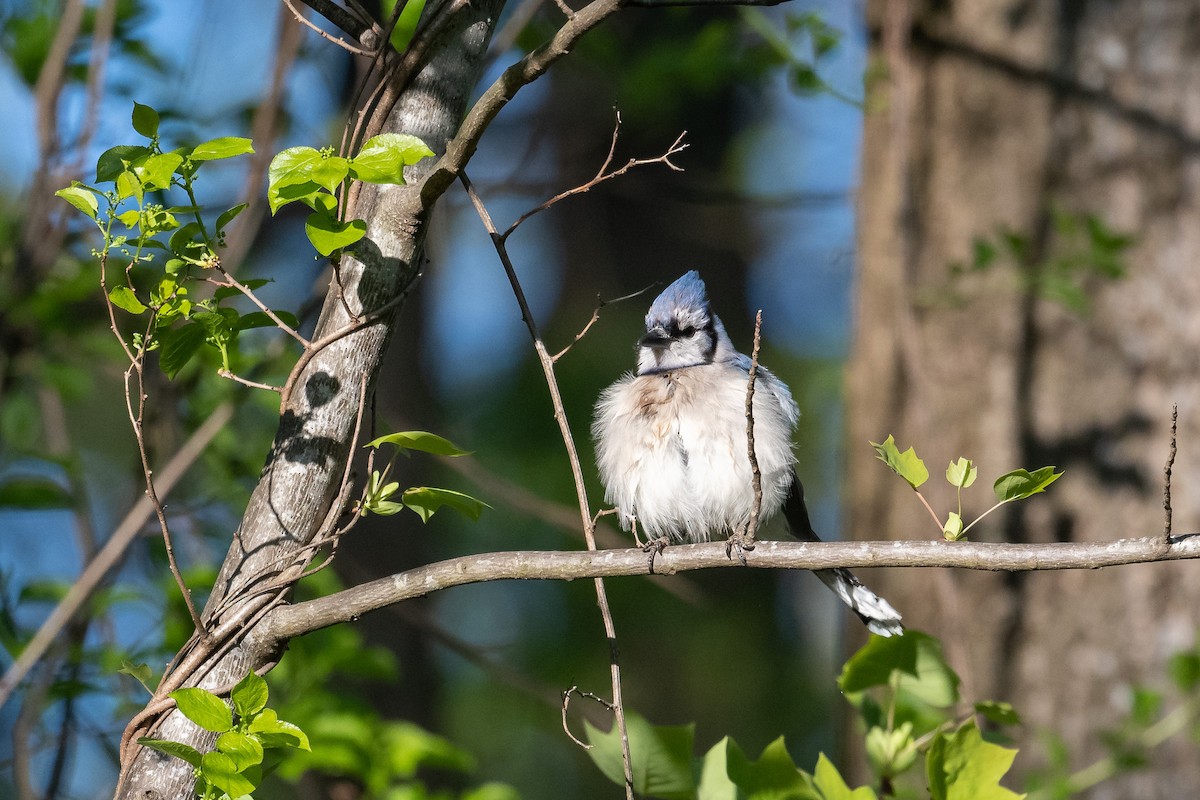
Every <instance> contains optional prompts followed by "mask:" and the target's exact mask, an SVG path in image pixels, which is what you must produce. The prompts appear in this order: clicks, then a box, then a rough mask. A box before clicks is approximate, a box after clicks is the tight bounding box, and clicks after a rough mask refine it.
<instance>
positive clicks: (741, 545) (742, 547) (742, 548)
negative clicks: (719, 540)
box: [725, 531, 758, 567]
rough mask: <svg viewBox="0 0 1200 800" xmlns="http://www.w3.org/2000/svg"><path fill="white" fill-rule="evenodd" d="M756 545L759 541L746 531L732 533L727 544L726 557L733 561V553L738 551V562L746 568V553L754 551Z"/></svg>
mask: <svg viewBox="0 0 1200 800" xmlns="http://www.w3.org/2000/svg"><path fill="white" fill-rule="evenodd" d="M756 544H758V540H757V539H755V538H754V537H753V536H749V535H747V534H746V533H745V532H744V531H737V532H735V533H732V534H730V535H729V539H727V540H726V542H725V557H726V558H728V559H729V560H730V561H732V560H733V553H734V551H735V550H736V551H737V558H738V561H739V562H741V564H742V566H743V567H744V566H746V552H747V551H749V550H753V549H754V546H755V545H756Z"/></svg>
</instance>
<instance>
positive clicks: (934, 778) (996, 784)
mask: <svg viewBox="0 0 1200 800" xmlns="http://www.w3.org/2000/svg"><path fill="white" fill-rule="evenodd" d="M1016 755H1017V751H1016V750H1012V749H1009V748H1006V747H1000V746H999V745H995V744H992V743H990V742H985V741H984V740H983V737H982V736H981V735H980V733H979V729H978V728H977V727H975V721H974V720H973V719H972V720H971V721H969V722H967V723H966V724H965V725H963V726H962V727H961V728H959V729H958V730H957V731H955V732H954V733H953V734H948V733H939V734H938V735H937V736H936V737H934V740H933V743H932V744H931V746H930V748H929V752H928V753H927V754H926V756H925V773H926V779H927V780H928V784H929V794H930V796H931V797H932V799H933V800H1020V798H1022V797H1024V796H1025V795H1022V794H1017V793H1016V792H1013V791H1011V790H1009V789H1006V788H1004V787H1003V786H1001V785H1000V779H1001V778H1003V777H1004V775H1005V773H1007V772H1008V770H1009V768H1010V767H1011V766H1012V762H1013V759H1014V758H1015V757H1016Z"/></svg>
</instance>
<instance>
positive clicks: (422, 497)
mask: <svg viewBox="0 0 1200 800" xmlns="http://www.w3.org/2000/svg"><path fill="white" fill-rule="evenodd" d="M401 500H402V501H403V502H404V505H406V506H407V507H409V508H411V509H412V510H413V511H415V512H417V516H419V517H420V518H421V521H422V522H428V521H429V518H430V517H432V516H433V515H434V514H435V513H437V511H438V509H440V508H441V507H442V506H449V507H450V508H453V509H455V510H456V511H461V512H462V513H463V514H466V515H467V516H468V517H470V518H471V521H472V522H475V521H478V520H479V515H480V514H482V513H483V510H484V509H485V508H491V506H489V505H488V504H487V503H485V502H483V501H482V500H477V499H475V498H474V497H471V496H470V495H468V494H463V493H462V492H453V491H451V490H449V489H435V488H431V487H428V486H414V487H412V488H410V489H405V490H404V494H403V495H401ZM376 513H379V512H376Z"/></svg>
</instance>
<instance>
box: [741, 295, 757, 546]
mask: <svg viewBox="0 0 1200 800" xmlns="http://www.w3.org/2000/svg"><path fill="white" fill-rule="evenodd" d="M761 344H762V309H761V308H760V309H759V310H758V313H757V314H755V315H754V349H753V350H751V351H750V375H749V377H748V378H747V379H746V456H747V457H748V458H749V459H750V485H751V487H753V489H754V503H753V505H751V506H750V519H749V520H748V521H747V522H746V533H745V534H744V536H743V537H742V543H741V544H742V548H744V549H752V548H753V547H754V537H755V536H756V535H757V533H758V515H759V514H760V513H762V471H761V470H759V468H758V453H757V452H755V450H754V383H755V379H757V378H758V350H759V346H760V345H761ZM740 556H741V554H740V553H739V557H740Z"/></svg>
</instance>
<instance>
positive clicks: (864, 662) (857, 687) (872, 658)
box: [837, 630, 925, 692]
mask: <svg viewBox="0 0 1200 800" xmlns="http://www.w3.org/2000/svg"><path fill="white" fill-rule="evenodd" d="M924 635H925V634H922V633H918V632H916V631H912V630H909V631H905V632H904V635H903V636H887V637H884V636H872V637H871V638H870V640H869V641H868V642H867V643H866V644H865V645H863V646H862V647H861V648H859V650H858V652H856V653H855V654H854V655H852V656H850V658H849V659H847V661H846V663H845V664H843V665H842V674H841V675H840V676H839V677H838V681H837V683H838V688H840V689H841V690H842V691H843V692H861V691H863V690H864V689H870V688H871V687H872V686H887V685H888V682H889V680H890V679H891V676H892V671H893V670H900V671H901V672H904V673H907V674H909V675H912V676H913V677H916V675H917V639H918V638H919V637H921V636H924Z"/></svg>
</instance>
